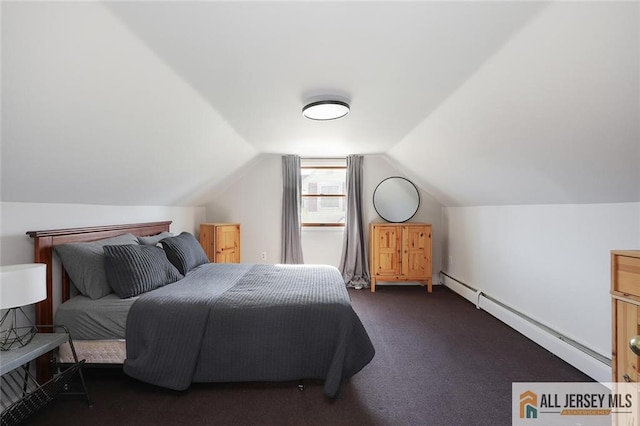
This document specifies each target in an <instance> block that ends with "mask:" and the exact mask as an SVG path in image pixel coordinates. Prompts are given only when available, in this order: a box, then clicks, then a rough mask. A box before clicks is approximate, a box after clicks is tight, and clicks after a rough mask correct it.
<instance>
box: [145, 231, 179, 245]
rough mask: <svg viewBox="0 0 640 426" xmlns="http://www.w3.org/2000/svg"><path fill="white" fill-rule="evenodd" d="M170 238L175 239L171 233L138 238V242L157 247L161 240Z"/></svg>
mask: <svg viewBox="0 0 640 426" xmlns="http://www.w3.org/2000/svg"><path fill="white" fill-rule="evenodd" d="M168 237H173V234H172V233H171V232H161V233H159V234H156V235H151V236H150V237H138V242H139V243H140V244H144V245H145V246H155V245H156V244H158V243H159V242H160V240H162V239H164V238H168Z"/></svg>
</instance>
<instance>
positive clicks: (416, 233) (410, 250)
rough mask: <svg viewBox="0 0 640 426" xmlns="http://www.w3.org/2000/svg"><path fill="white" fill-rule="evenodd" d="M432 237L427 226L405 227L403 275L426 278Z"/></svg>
mask: <svg viewBox="0 0 640 426" xmlns="http://www.w3.org/2000/svg"><path fill="white" fill-rule="evenodd" d="M430 247H431V244H430V235H429V233H428V230H427V227H425V226H411V225H408V226H405V227H404V238H403V248H402V258H403V261H402V263H403V271H402V272H403V274H404V275H406V276H407V278H410V277H425V276H428V275H430V271H427V265H428V258H429V257H430V256H431V253H430V251H431V249H430Z"/></svg>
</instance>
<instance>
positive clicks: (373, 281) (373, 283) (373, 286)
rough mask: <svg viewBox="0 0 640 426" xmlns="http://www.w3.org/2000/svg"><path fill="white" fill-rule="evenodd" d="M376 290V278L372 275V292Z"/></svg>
mask: <svg viewBox="0 0 640 426" xmlns="http://www.w3.org/2000/svg"><path fill="white" fill-rule="evenodd" d="M375 292H376V279H375V278H373V277H371V293H375Z"/></svg>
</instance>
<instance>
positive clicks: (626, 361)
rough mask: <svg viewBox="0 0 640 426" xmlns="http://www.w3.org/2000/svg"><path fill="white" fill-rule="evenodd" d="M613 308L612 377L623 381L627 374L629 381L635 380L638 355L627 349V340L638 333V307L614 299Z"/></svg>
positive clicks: (636, 378)
mask: <svg viewBox="0 0 640 426" xmlns="http://www.w3.org/2000/svg"><path fill="white" fill-rule="evenodd" d="M614 309H615V313H614V315H615V321H616V327H615V336H614V337H613V338H614V342H613V343H614V347H613V350H614V352H613V357H614V368H615V371H614V375H615V377H614V379H615V381H617V382H624V381H626V378H625V376H627V377H628V379H629V380H630V381H631V382H637V381H638V361H639V358H640V357H638V356H637V355H636V354H634V353H633V352H631V349H629V340H630V339H631V338H632V337H633V336H637V335H638V334H640V326H639V324H640V307H639V306H637V305H634V304H632V303H627V302H623V301H621V300H616V301H615V304H614Z"/></svg>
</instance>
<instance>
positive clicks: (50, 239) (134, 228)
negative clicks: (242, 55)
mask: <svg viewBox="0 0 640 426" xmlns="http://www.w3.org/2000/svg"><path fill="white" fill-rule="evenodd" d="M169 225H171V221H166V222H148V223H134V224H129V225H109V226H92V227H86V228H68V229H53V230H49V231H29V232H27V235H28V236H30V237H31V238H33V241H34V245H33V261H34V263H44V264H46V265H47V298H46V299H45V300H43V301H42V302H40V303H37V304H36V306H35V308H36V324H38V325H51V324H53V248H54V247H55V246H57V245H60V244H65V243H79V242H87V241H95V240H101V239H103V238H110V237H116V236H118V235H122V234H127V233H131V234H133V235H136V236H138V237H144V236H149V235H155V234H159V233H161V232H164V231H169ZM61 269H62V286H61V291H62V302H64V301H65V300H68V299H69V297H70V293H71V292H70V285H69V276H68V275H67V272H66V271H65V270H64V266H62V267H61ZM40 331H41V332H45V333H46V332H51V331H52V330H51V329H50V328H43V329H42V330H40ZM50 361H51V353H48V354H44V355H41V356H40V357H38V359H37V360H36V374H37V379H38V382H39V383H44V382H46V381H47V380H49V378H51V375H52V372H51V362H50Z"/></svg>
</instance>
